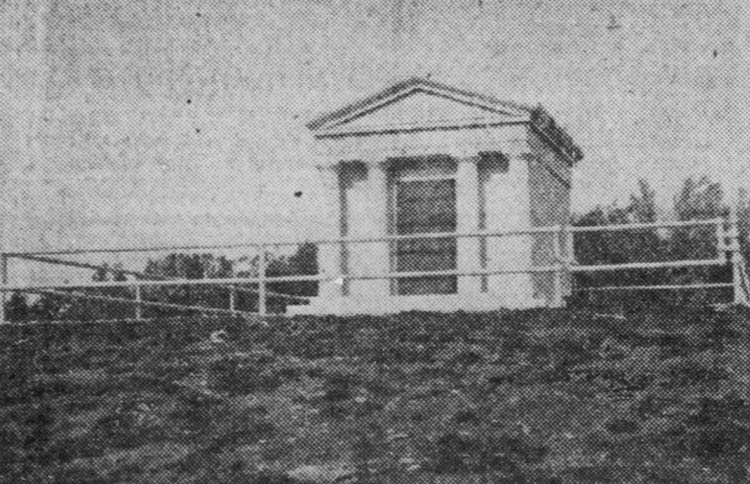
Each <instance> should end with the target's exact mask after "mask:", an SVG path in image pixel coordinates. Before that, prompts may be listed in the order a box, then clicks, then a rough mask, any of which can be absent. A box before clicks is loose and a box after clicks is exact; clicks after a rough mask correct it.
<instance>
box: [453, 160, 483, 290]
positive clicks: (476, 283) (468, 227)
mask: <svg viewBox="0 0 750 484" xmlns="http://www.w3.org/2000/svg"><path fill="white" fill-rule="evenodd" d="M478 161H479V157H478V156H469V157H463V158H460V159H458V167H457V171H456V216H457V221H458V224H457V232H459V233H464V232H475V231H477V230H479V228H480V194H479V172H478V167H477V165H478ZM481 260H482V250H481V241H480V239H479V238H478V237H461V238H458V243H457V262H458V264H457V265H458V270H460V271H477V270H481V269H482V262H481ZM481 290H482V277H481V276H460V277H459V278H458V293H459V294H476V293H479V292H481Z"/></svg>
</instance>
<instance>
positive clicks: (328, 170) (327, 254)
mask: <svg viewBox="0 0 750 484" xmlns="http://www.w3.org/2000/svg"><path fill="white" fill-rule="evenodd" d="M319 173H320V177H321V180H322V182H323V189H324V190H325V210H326V212H327V214H328V217H327V218H326V219H327V220H328V221H329V225H328V227H327V228H326V231H325V233H324V234H323V238H325V239H336V238H339V237H341V235H342V234H341V230H342V225H341V222H342V219H341V217H342V213H341V188H340V184H339V166H338V164H336V165H331V166H324V167H320V168H319ZM341 255H342V246H341V244H339V243H326V244H320V245H319V246H318V270H319V272H320V274H321V275H322V276H323V277H326V280H323V281H321V282H320V286H319V291H318V296H319V297H321V298H325V299H334V298H338V297H341V295H342V286H343V285H342V284H341V281H340V280H338V278H339V277H340V276H341V273H342V272H341V269H342V268H341V263H342V261H343V259H342V257H341Z"/></svg>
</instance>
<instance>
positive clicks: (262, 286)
mask: <svg viewBox="0 0 750 484" xmlns="http://www.w3.org/2000/svg"><path fill="white" fill-rule="evenodd" d="M258 313H259V314H260V315H261V316H265V315H266V246H265V245H264V244H259V245H258Z"/></svg>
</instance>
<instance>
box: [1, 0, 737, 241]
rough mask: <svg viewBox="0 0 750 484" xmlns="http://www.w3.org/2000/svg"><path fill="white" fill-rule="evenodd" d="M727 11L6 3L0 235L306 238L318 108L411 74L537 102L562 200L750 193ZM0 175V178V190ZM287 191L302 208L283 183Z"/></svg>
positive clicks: (457, 2)
mask: <svg viewBox="0 0 750 484" xmlns="http://www.w3.org/2000/svg"><path fill="white" fill-rule="evenodd" d="M744 3H745V2H742V1H741V0H680V1H677V0H481V1H480V0H429V1H427V0H359V1H356V2H355V1H345V0H212V1H208V0H159V1H156V0H98V1H96V2H91V1H86V0H46V1H30V0H10V1H9V2H3V3H2V4H0V23H2V24H0V56H1V57H0V67H2V69H0V103H2V104H0V106H3V107H4V108H5V109H2V113H0V132H2V133H0V134H3V136H2V140H0V153H4V154H5V156H0V158H2V162H3V170H4V174H5V176H4V179H5V180H6V186H5V189H4V191H3V193H4V204H5V208H6V213H7V217H6V218H5V220H4V224H5V230H4V244H5V246H6V247H9V248H11V249H14V250H24V249H50V248H67V247H82V246H87V247H91V246H104V247H113V246H136V245H153V244H162V243H176V244H183V243H184V244H192V243H213V242H216V243H220V242H228V241H236V240H247V239H257V238H259V237H262V238H266V239H273V238H289V237H296V238H304V237H307V236H314V234H316V232H317V231H319V229H321V228H322V227H324V226H325V225H326V223H327V221H329V220H330V214H329V213H328V212H327V211H326V210H327V208H326V207H325V206H324V204H323V203H322V201H321V199H320V198H319V197H318V196H317V194H319V193H320V191H321V186H320V182H319V179H318V178H317V174H316V172H315V170H314V168H313V167H314V164H315V157H314V155H313V154H312V144H311V143H312V140H311V139H310V138H309V134H308V133H307V132H306V130H305V128H304V123H305V122H306V121H309V120H310V119H312V118H314V117H315V116H317V115H318V114H321V113H324V112H327V111H329V110H333V109H336V108H338V107H340V106H342V105H346V104H348V103H350V102H352V101H354V100H357V99H359V98H361V97H364V96H367V95H370V94H372V93H375V92H377V91H379V90H380V89H383V88H385V87H387V86H389V85H390V84H392V83H395V82H398V81H399V80H403V79H404V78H408V77H413V76H424V77H427V76H429V77H430V78H431V79H434V80H437V81H439V82H442V83H446V84H450V85H455V86H457V87H460V88H464V89H468V90H473V91H477V92H481V93H486V94H489V95H492V96H495V97H498V98H500V99H507V100H509V101H515V102H520V103H526V104H532V105H535V104H542V105H543V106H544V107H545V108H546V109H547V110H548V111H550V112H551V113H552V114H553V115H554V116H555V118H556V120H557V121H558V122H559V123H560V124H561V125H563V126H564V127H565V128H566V129H567V131H568V132H569V133H570V134H571V135H572V137H573V138H574V140H575V141H576V142H577V143H578V144H579V145H580V146H581V147H582V149H583V151H584V154H585V158H584V160H583V161H582V162H581V163H580V164H579V165H577V166H576V168H575V176H574V186H573V208H574V210H575V211H578V212H582V211H585V210H588V209H590V208H592V207H594V206H596V205H599V204H601V205H609V204H611V203H614V202H617V203H620V204H623V203H627V198H628V195H629V193H631V192H633V191H635V190H636V189H637V181H638V179H640V178H643V179H645V180H647V181H648V182H649V183H650V184H651V186H652V187H653V188H655V189H656V191H657V194H658V197H659V201H660V203H661V204H663V205H664V206H668V205H670V204H671V200H672V197H673V196H674V194H675V191H676V190H677V189H678V187H679V186H680V185H681V183H682V181H683V180H684V179H685V177H687V176H699V175H702V174H707V175H709V176H710V177H711V178H712V179H714V180H717V181H721V182H722V184H723V185H724V186H725V188H726V190H727V191H728V192H730V193H732V194H733V193H734V191H735V190H736V189H737V188H738V187H740V186H750V173H749V172H748V170H750V169H749V168H748V166H750V164H748V162H747V161H745V160H746V159H747V155H748V152H750V149H749V143H748V140H747V136H746V135H745V133H746V132H747V129H748V128H750V121H749V120H748V116H747V114H746V112H745V111H746V109H743V108H744V107H745V106H747V105H748V101H750V99H748V90H747V89H746V86H745V84H746V83H744V82H743V81H744V80H745V79H747V78H748V77H747V75H748V74H750V72H748V71H747V67H746V66H747V65H749V64H750V63H748V62H747V61H748V59H747V54H746V52H747V48H746V47H748V44H749V42H748V37H747V36H748V34H747V32H748V31H750V29H748V25H747V18H748V15H747V14H748V7H746V6H745V5H744ZM7 181H12V183H7ZM297 191H302V192H303V196H302V197H295V196H294V192H297Z"/></svg>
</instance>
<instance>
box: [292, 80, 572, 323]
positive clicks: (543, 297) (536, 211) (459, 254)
mask: <svg viewBox="0 0 750 484" xmlns="http://www.w3.org/2000/svg"><path fill="white" fill-rule="evenodd" d="M308 128H309V129H310V130H311V132H312V134H313V136H314V138H315V143H316V146H317V148H318V150H319V153H318V154H319V155H320V158H319V159H321V160H323V161H322V162H320V165H319V166H318V169H319V170H320V174H321V176H322V177H323V178H324V181H325V183H324V185H325V186H326V187H327V188H326V190H327V193H326V196H327V197H328V205H329V206H330V207H332V214H333V215H332V216H331V220H330V230H329V235H330V238H331V239H343V240H342V241H341V242H339V243H333V244H331V243H329V244H324V245H321V246H320V248H319V254H318V258H319V261H318V262H319V266H320V270H321V272H322V273H323V274H325V275H327V276H329V277H330V279H329V280H327V281H325V282H322V283H321V285H320V292H319V295H318V297H316V298H314V299H313V301H312V302H311V304H310V305H307V306H294V307H292V308H290V310H291V312H293V313H316V314H352V313H369V314H382V313H388V312H400V311H409V310H429V311H456V310H465V311H476V310H495V309H500V308H526V307H534V306H553V305H559V304H560V302H561V298H560V287H563V288H564V287H567V286H569V284H570V281H569V280H563V281H560V280H559V274H558V273H555V272H550V271H546V272H545V271H544V270H540V271H538V272H537V271H535V270H534V268H543V267H545V266H549V265H551V264H554V263H557V262H559V261H556V260H555V259H557V258H559V257H560V256H563V257H568V256H570V245H569V244H568V243H566V241H561V240H560V239H559V236H558V234H556V233H549V232H534V231H533V229H534V228H538V227H549V226H555V225H562V224H565V223H567V221H568V218H569V214H570V189H571V171H572V169H573V166H574V165H575V164H576V163H577V162H578V161H580V160H581V159H582V156H583V155H582V152H581V150H580V149H579V148H578V147H577V146H576V145H575V144H574V143H573V141H572V139H571V138H570V137H569V136H568V135H567V134H566V133H565V132H564V131H563V130H562V129H561V128H560V127H559V126H558V125H557V123H555V121H554V120H553V119H552V118H551V117H550V115H549V114H547V113H546V112H545V111H544V110H543V109H542V108H541V107H527V106H523V105H519V104H515V103H511V102H506V101H500V100H497V99H494V98H492V97H489V96H485V95H481V94H476V93H472V92H466V91H463V90H459V89H455V88H453V87H450V86H446V85H442V84H439V83H436V82H433V81H431V80H425V79H411V80H408V81H405V82H402V83H399V84H396V85H394V86H392V87H390V88H388V89H386V90H384V91H382V92H380V93H378V94H375V95H374V96H372V97H369V98H367V99H364V100H362V101H360V102H357V103H355V104H352V105H349V106H346V107H344V108H342V109H340V110H338V111H335V112H332V113H330V114H327V115H324V116H322V117H320V118H318V119H316V120H314V121H312V122H310V123H309V124H308ZM514 231H517V232H514ZM524 231H525V232H524ZM500 232H502V233H503V234H501V235H497V234H498V233H500ZM454 234H458V235H466V236H458V237H456V236H454ZM493 234H495V235H493ZM425 235H426V236H425ZM419 236H421V237H419ZM529 268H531V270H529ZM431 272H435V273H436V274H435V275H431V274H429V273H431ZM389 275H390V276H395V277H388V276H389ZM555 278H558V279H557V280H555ZM561 284H562V286H561Z"/></svg>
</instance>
